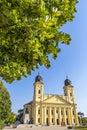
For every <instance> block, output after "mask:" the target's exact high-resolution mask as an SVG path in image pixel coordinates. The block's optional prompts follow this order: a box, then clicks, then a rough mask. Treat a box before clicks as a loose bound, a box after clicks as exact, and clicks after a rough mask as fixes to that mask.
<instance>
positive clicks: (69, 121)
mask: <svg viewBox="0 0 87 130" xmlns="http://www.w3.org/2000/svg"><path fill="white" fill-rule="evenodd" d="M71 120H72V119H71V117H70V108H68V123H69V125H70V124H71V122H72V121H71Z"/></svg>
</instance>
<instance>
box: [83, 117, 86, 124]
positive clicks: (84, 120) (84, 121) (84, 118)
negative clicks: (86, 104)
mask: <svg viewBox="0 0 87 130" xmlns="http://www.w3.org/2000/svg"><path fill="white" fill-rule="evenodd" d="M82 125H87V117H83V118H82Z"/></svg>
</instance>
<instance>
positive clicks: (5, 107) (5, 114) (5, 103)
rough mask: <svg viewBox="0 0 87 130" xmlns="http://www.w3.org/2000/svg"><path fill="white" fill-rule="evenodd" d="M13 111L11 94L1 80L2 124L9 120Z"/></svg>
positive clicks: (0, 105)
mask: <svg viewBox="0 0 87 130" xmlns="http://www.w3.org/2000/svg"><path fill="white" fill-rule="evenodd" d="M10 113H11V101H10V95H9V93H8V91H7V89H6V88H5V87H4V85H3V83H2V81H0V125H1V126H2V127H3V126H4V124H6V123H7V122H8V119H9V117H10Z"/></svg>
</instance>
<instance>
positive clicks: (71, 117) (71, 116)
mask: <svg viewBox="0 0 87 130" xmlns="http://www.w3.org/2000/svg"><path fill="white" fill-rule="evenodd" d="M70 119H71V125H72V124H73V115H72V108H70Z"/></svg>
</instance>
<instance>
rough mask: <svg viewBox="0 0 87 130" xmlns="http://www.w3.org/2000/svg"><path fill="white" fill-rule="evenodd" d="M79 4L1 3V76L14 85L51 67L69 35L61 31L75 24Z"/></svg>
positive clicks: (72, 0) (65, 0) (68, 0)
mask: <svg viewBox="0 0 87 130" xmlns="http://www.w3.org/2000/svg"><path fill="white" fill-rule="evenodd" d="M76 3H77V0H0V76H1V77H2V78H3V79H4V80H6V81H7V82H9V83H11V82H12V81H14V80H16V79H17V80H19V79H21V77H22V76H24V77H26V76H27V74H31V71H32V70H35V69H36V68H38V67H39V65H44V66H45V67H47V68H48V67H50V61H49V55H52V58H54V59H55V58H56V57H57V54H58V53H59V52H60V48H59V43H60V42H61V43H64V44H69V43H70V41H71V38H70V35H69V34H67V33H64V32H62V31H60V27H61V26H63V25H64V24H66V22H68V21H72V20H73V18H74V13H75V12H76Z"/></svg>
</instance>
